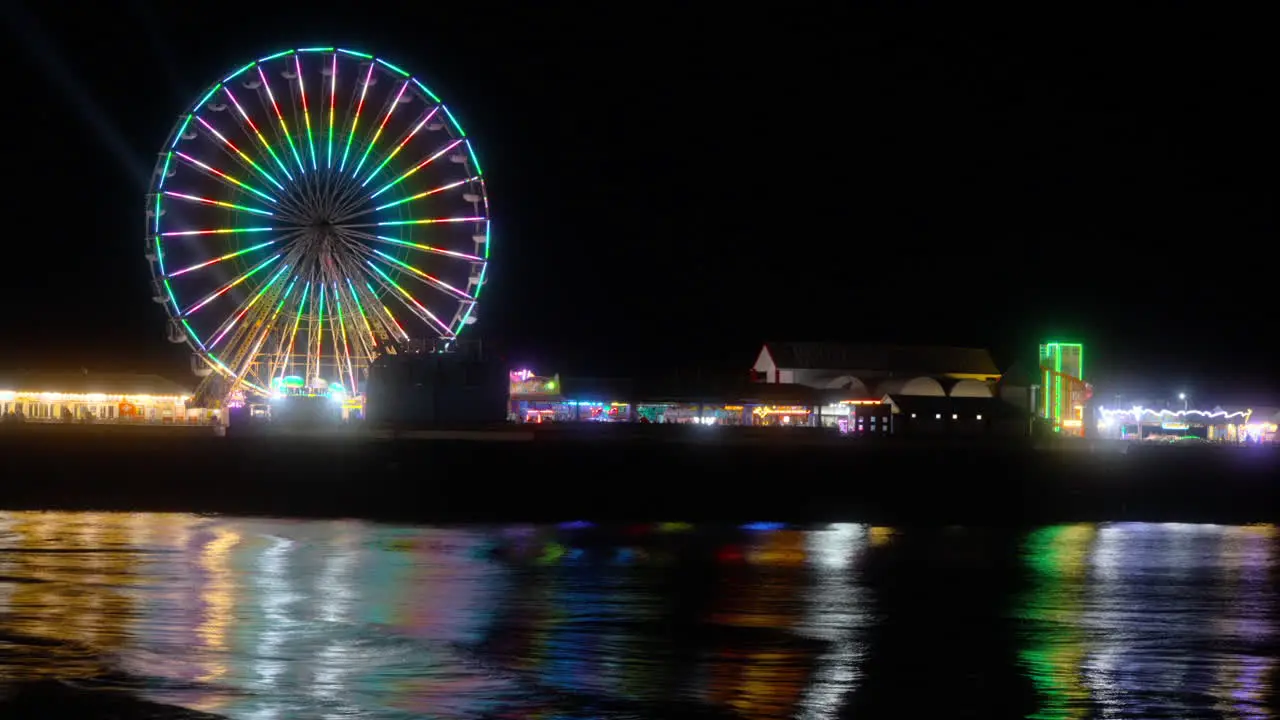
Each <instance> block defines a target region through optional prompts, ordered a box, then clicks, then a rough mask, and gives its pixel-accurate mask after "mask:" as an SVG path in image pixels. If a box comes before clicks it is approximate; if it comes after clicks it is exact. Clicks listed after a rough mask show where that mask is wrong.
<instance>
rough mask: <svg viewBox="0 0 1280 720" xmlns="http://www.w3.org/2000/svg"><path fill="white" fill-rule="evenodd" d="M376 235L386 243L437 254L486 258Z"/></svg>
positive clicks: (459, 257)
mask: <svg viewBox="0 0 1280 720" xmlns="http://www.w3.org/2000/svg"><path fill="white" fill-rule="evenodd" d="M374 237H375V238H377V239H378V240H381V241H382V242H385V243H390V244H392V245H399V246H401V247H408V248H413V249H415V250H421V251H423V252H428V253H434V254H436V255H448V256H449V257H454V258H458V259H459V260H470V261H471V262H483V261H484V258H480V257H476V256H475V255H468V254H466V253H460V252H457V251H454V250H445V249H444V248H438V247H433V246H431V245H421V244H419V243H412V242H409V241H407V240H397V239H395V238H389V237H385V236H382V235H375V236H374Z"/></svg>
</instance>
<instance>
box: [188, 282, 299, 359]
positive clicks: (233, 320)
mask: <svg viewBox="0 0 1280 720" xmlns="http://www.w3.org/2000/svg"><path fill="white" fill-rule="evenodd" d="M288 271H289V266H288V265H285V266H283V267H281V268H280V269H279V270H277V271H276V273H275V274H274V275H272V276H271V277H270V278H268V279H267V280H266V281H265V282H263V283H261V285H260V287H259V288H258V290H257V292H255V293H253V294H252V295H251V296H250V297H249V299H248V300H246V301H245V302H244V303H243V304H241V305H240V307H238V308H236V309H235V310H232V311H231V313H230V314H229V315H228V316H227V319H226V320H224V321H223V322H222V324H221V325H220V326H219V329H218V331H217V332H216V333H215V334H214V336H213V339H211V340H210V341H209V343H208V345H207V347H208V348H209V349H210V350H213V349H215V348H217V346H218V343H220V342H222V339H223V338H224V337H226V336H227V333H229V332H231V330H232V328H234V327H235V326H236V324H237V323H239V322H240V321H241V320H243V319H244V316H245V315H247V314H249V311H250V310H253V308H254V306H255V305H257V304H258V301H259V300H261V299H262V296H264V295H266V294H267V291H268V290H270V289H271V286H272V285H275V284H276V281H278V280H279V279H280V278H282V277H284V274H285V273H286V272H288Z"/></svg>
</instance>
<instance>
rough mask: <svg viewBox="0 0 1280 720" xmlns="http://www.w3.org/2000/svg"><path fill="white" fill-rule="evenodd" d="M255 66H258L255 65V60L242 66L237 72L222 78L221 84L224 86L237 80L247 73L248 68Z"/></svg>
mask: <svg viewBox="0 0 1280 720" xmlns="http://www.w3.org/2000/svg"><path fill="white" fill-rule="evenodd" d="M257 64H258V63H257V61H256V60H255V61H253V62H247V63H245V64H244V66H243V67H241V68H240V69H239V70H236V71H235V72H233V73H231V74H230V75H228V76H226V77H224V78H222V82H223V84H224V85H225V84H226V83H229V82H231V81H232V80H235V79H236V78H238V77H240V76H241V75H243V74H244V73H245V72H246V71H248V70H249V68H251V67H253V66H254V65H257Z"/></svg>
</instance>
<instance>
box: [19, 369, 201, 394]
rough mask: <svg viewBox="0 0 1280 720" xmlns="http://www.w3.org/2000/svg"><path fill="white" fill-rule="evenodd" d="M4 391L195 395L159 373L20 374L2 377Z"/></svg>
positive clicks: (189, 389)
mask: <svg viewBox="0 0 1280 720" xmlns="http://www.w3.org/2000/svg"><path fill="white" fill-rule="evenodd" d="M0 390H13V391H18V392H56V393H67V394H90V393H102V394H103V395H187V396H189V395H191V394H192V391H191V388H187V387H183V386H182V385H179V384H178V383H175V382H173V381H172V380H169V379H168V378H164V377H161V376H159V375H134V374H130V373H95V372H87V373H41V372H30V373H20V374H15V375H11V376H5V377H0Z"/></svg>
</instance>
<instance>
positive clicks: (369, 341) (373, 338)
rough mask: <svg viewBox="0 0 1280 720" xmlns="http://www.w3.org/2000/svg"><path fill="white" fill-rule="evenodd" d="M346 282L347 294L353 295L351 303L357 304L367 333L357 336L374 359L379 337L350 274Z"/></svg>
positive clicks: (366, 351) (357, 309)
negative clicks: (374, 330)
mask: <svg viewBox="0 0 1280 720" xmlns="http://www.w3.org/2000/svg"><path fill="white" fill-rule="evenodd" d="M346 281H347V292H348V294H350V295H351V302H352V303H354V304H355V307H356V313H357V314H359V315H360V321H361V323H362V324H363V326H364V329H365V333H366V334H365V335H360V334H359V333H357V335H359V336H360V338H361V340H362V341H363V342H364V343H365V353H366V354H367V355H369V356H370V357H372V356H373V355H374V353H375V352H377V347H378V336H377V334H375V333H374V332H373V323H371V322H369V315H368V314H367V313H365V311H364V303H362V302H360V294H359V293H358V292H356V286H355V283H353V282H352V281H351V275H350V273H348V274H347V277H346Z"/></svg>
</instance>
